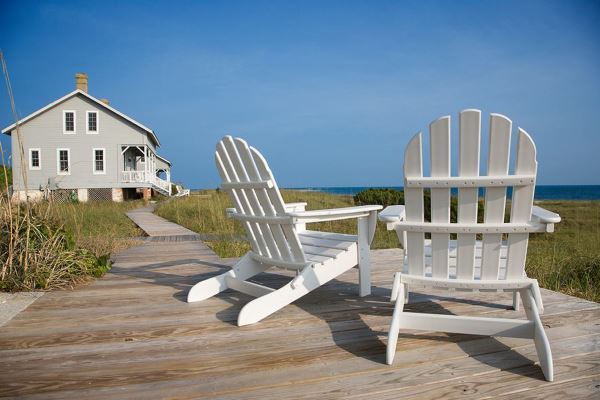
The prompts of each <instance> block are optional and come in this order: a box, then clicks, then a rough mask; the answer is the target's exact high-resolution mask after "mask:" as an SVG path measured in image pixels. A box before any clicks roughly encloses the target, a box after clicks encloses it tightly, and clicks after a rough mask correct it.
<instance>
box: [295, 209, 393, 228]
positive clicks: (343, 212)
mask: <svg viewBox="0 0 600 400" xmlns="http://www.w3.org/2000/svg"><path fill="white" fill-rule="evenodd" d="M382 208H383V207H382V206H378V205H372V206H356V207H344V208H331V209H329V210H314V211H294V212H288V213H287V214H288V215H289V216H290V217H293V218H294V219H296V220H297V221H298V222H302V223H307V224H308V223H311V222H323V221H337V220H340V219H350V218H360V217H366V216H368V215H369V214H370V213H371V212H375V211H378V210H381V209H382Z"/></svg>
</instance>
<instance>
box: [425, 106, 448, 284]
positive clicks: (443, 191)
mask: <svg viewBox="0 0 600 400" xmlns="http://www.w3.org/2000/svg"><path fill="white" fill-rule="evenodd" d="M429 138H430V139H429V141H430V154H431V176H432V177H436V178H438V177H439V178H447V177H449V176H450V117H449V116H447V117H443V118H440V119H438V120H437V121H435V122H433V123H431V125H430V126H429ZM431 222H443V223H449V222H450V188H432V189H431ZM449 239H450V235H449V234H447V233H432V234H431V271H432V272H431V273H432V276H433V277H434V278H448V264H449V247H448V242H449Z"/></svg>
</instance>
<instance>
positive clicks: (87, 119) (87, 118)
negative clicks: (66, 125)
mask: <svg viewBox="0 0 600 400" xmlns="http://www.w3.org/2000/svg"><path fill="white" fill-rule="evenodd" d="M92 113H94V114H96V130H95V131H90V114H92ZM85 133H86V134H88V135H97V134H99V133H100V113H99V112H98V110H88V111H86V112H85Z"/></svg>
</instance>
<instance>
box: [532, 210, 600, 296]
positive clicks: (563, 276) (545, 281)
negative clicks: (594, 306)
mask: <svg viewBox="0 0 600 400" xmlns="http://www.w3.org/2000/svg"><path fill="white" fill-rule="evenodd" d="M540 205H541V206H542V207H544V208H547V209H549V210H552V211H554V212H557V213H559V214H560V216H561V217H562V221H561V223H560V224H557V225H555V229H556V230H555V232H554V233H552V234H536V235H531V236H530V238H531V239H530V241H529V251H528V255H527V274H528V275H529V276H530V277H532V278H536V279H537V280H538V281H539V283H540V285H541V286H542V287H545V288H547V289H551V290H555V291H560V292H563V293H566V294H570V295H573V296H577V297H582V298H585V299H588V300H593V301H596V302H600V201H545V202H543V203H542V204H540Z"/></svg>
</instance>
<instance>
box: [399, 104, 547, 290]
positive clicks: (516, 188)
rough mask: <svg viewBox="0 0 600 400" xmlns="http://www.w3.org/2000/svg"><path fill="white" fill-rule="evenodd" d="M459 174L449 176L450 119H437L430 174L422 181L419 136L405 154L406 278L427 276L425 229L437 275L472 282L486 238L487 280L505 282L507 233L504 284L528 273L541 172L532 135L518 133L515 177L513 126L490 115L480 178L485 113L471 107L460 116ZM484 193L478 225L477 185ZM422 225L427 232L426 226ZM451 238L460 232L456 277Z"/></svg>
mask: <svg viewBox="0 0 600 400" xmlns="http://www.w3.org/2000/svg"><path fill="white" fill-rule="evenodd" d="M459 131H460V132H459V135H460V136H459V149H458V153H459V155H458V157H459V159H458V176H457V177H453V176H451V161H452V160H451V154H452V152H451V148H450V143H451V140H450V139H451V136H450V117H449V116H446V117H443V118H440V119H438V120H437V121H434V122H432V123H431V125H430V126H429V132H430V158H431V164H430V171H431V176H430V177H424V176H423V149H422V136H421V133H420V132H419V133H418V134H416V135H415V136H414V137H413V138H412V139H411V141H410V143H409V144H408V146H407V147H406V151H405V154H404V180H405V181H404V196H405V207H406V208H405V212H406V223H407V224H408V225H407V226H411V227H418V228H419V229H411V228H406V229H407V243H406V250H407V262H408V268H409V270H408V273H409V274H411V275H417V276H423V275H425V272H426V268H425V267H426V264H425V253H424V244H425V236H424V232H431V276H432V277H433V278H441V279H447V278H450V277H455V278H457V279H474V278H475V266H476V257H477V248H476V239H477V234H482V249H481V256H480V257H481V272H480V276H479V277H480V278H481V279H482V280H497V279H499V278H501V277H500V275H499V272H500V266H501V263H500V260H501V248H502V243H503V242H502V238H503V234H508V240H507V245H508V253H507V262H506V274H504V276H503V278H505V279H518V278H522V277H523V275H524V268H525V257H526V254H527V242H528V238H529V232H534V231H536V229H537V228H536V227H535V226H533V225H531V224H530V223H529V222H530V219H531V211H532V206H533V195H534V189H535V176H536V173H537V162H536V150H535V145H534V143H533V141H532V140H531V137H530V136H529V135H528V134H527V133H526V132H525V131H524V130H522V129H520V128H519V137H518V145H517V154H516V163H515V171H514V175H509V160H510V138H511V131H512V122H511V121H510V120H509V119H508V118H506V117H505V116H502V115H499V114H491V116H490V130H489V140H488V142H489V149H488V157H487V159H488V162H487V175H484V176H480V173H479V164H480V154H481V149H480V148H481V112H480V111H479V110H465V111H463V112H461V113H460V117H459ZM480 187H481V188H485V200H484V216H483V223H479V224H477V212H478V198H479V188H480ZM507 187H513V195H512V204H511V216H510V222H509V223H505V222H504V214H505V208H506V196H507ZM426 188H430V189H431V221H430V222H425V221H424V211H425V209H424V208H425V204H424V198H423V195H424V189H426ZM452 188H458V210H457V212H458V217H457V223H450V222H451V221H450V211H451V201H450V198H451V189H452ZM421 228H422V229H421ZM450 233H456V234H457V236H456V247H457V249H456V274H455V275H454V276H450V273H449V272H450V271H449V266H450V263H449V258H450V255H449V251H450Z"/></svg>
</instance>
